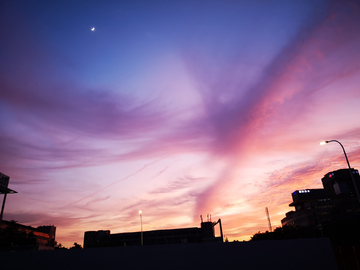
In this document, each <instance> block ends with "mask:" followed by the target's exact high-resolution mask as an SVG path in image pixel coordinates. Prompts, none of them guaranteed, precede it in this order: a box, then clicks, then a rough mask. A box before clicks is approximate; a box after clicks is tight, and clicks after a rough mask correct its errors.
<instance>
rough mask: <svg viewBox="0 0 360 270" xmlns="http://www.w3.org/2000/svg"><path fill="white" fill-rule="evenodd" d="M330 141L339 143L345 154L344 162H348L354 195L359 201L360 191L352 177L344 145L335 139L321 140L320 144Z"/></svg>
mask: <svg viewBox="0 0 360 270" xmlns="http://www.w3.org/2000/svg"><path fill="white" fill-rule="evenodd" d="M330 142H337V143H338V144H340V146H341V148H342V150H343V151H344V155H345V158H346V162H347V164H348V166H349V172H350V176H351V180H352V182H353V185H354V187H355V192H356V196H357V198H358V201H359V202H360V196H359V194H360V193H359V190H358V188H357V185H356V183H355V179H354V176H353V173H352V171H351V166H350V163H349V160H348V157H347V155H346V152H345V148H344V146H343V145H342V144H341V143H340V142H339V141H337V140H331V141H323V142H321V143H320V145H324V144H327V143H330Z"/></svg>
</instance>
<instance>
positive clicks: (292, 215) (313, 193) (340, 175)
mask: <svg viewBox="0 0 360 270" xmlns="http://www.w3.org/2000/svg"><path fill="white" fill-rule="evenodd" d="M351 173H352V174H353V178H354V180H355V183H356V185H357V186H358V188H359V187H360V176H359V171H358V170H355V169H351ZM321 181H322V183H323V187H324V188H323V189H305V190H296V191H294V192H293V193H292V194H291V195H292V199H293V201H292V203H290V204H289V206H293V207H295V211H290V212H287V213H286V217H285V218H284V219H282V220H281V223H282V225H283V226H284V225H292V226H310V227H313V228H316V227H317V228H320V229H321V228H323V226H328V225H331V224H334V223H338V224H339V223H342V224H345V223H348V224H349V223H354V222H359V221H360V204H359V201H358V198H357V195H356V191H355V188H354V184H353V181H352V179H351V175H350V171H349V169H340V170H337V171H333V172H329V173H327V174H325V175H324V177H323V178H322V179H321Z"/></svg>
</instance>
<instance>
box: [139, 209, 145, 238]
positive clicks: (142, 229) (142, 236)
mask: <svg viewBox="0 0 360 270" xmlns="http://www.w3.org/2000/svg"><path fill="white" fill-rule="evenodd" d="M141 214H142V212H141V210H140V211H139V215H140V224H141V245H144V242H143V229H142V215H141Z"/></svg>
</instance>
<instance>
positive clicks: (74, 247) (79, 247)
mask: <svg viewBox="0 0 360 270" xmlns="http://www.w3.org/2000/svg"><path fill="white" fill-rule="evenodd" d="M81 248H82V247H81V245H80V244H78V243H76V242H74V245H73V246H72V247H71V248H70V249H81Z"/></svg>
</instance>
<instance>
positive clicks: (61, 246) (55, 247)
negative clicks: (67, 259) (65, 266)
mask: <svg viewBox="0 0 360 270" xmlns="http://www.w3.org/2000/svg"><path fill="white" fill-rule="evenodd" d="M54 249H67V248H66V247H64V246H63V245H62V244H61V243H58V242H56V241H55V245H54Z"/></svg>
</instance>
